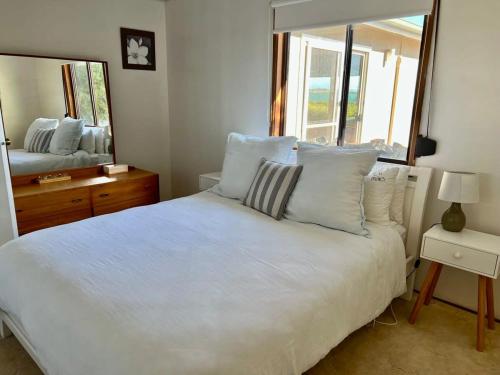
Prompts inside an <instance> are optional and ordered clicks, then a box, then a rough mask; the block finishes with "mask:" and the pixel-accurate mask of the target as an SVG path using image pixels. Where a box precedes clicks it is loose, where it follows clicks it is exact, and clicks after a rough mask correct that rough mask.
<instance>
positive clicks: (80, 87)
mask: <svg viewBox="0 0 500 375" xmlns="http://www.w3.org/2000/svg"><path fill="white" fill-rule="evenodd" d="M73 69H74V80H75V82H74V85H75V100H76V105H77V108H78V111H77V112H78V117H79V118H81V119H83V120H85V122H86V123H87V124H94V123H95V122H94V115H93V113H92V101H91V99H90V88H89V78H88V73H87V63H85V62H77V63H75V64H73Z"/></svg>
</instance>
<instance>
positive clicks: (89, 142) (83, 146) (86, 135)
mask: <svg viewBox="0 0 500 375" xmlns="http://www.w3.org/2000/svg"><path fill="white" fill-rule="evenodd" d="M78 149H79V150H83V151H87V152H88V153H89V154H95V135H94V132H93V131H92V129H91V128H88V127H85V128H84V129H83V134H82V139H81V140H80V146H79V147H78Z"/></svg>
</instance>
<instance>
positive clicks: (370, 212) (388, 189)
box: [363, 167, 399, 225]
mask: <svg viewBox="0 0 500 375" xmlns="http://www.w3.org/2000/svg"><path fill="white" fill-rule="evenodd" d="M398 172H399V169H398V168H385V169H377V168H375V167H374V168H373V169H372V171H371V172H370V174H369V175H368V176H366V177H365V192H364V199H363V207H364V209H365V217H366V220H368V221H371V222H373V223H377V224H383V225H389V224H391V217H390V213H389V209H390V206H391V203H392V198H393V196H394V187H395V184H396V176H397V174H398Z"/></svg>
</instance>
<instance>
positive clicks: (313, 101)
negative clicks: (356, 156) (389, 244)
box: [275, 16, 426, 162]
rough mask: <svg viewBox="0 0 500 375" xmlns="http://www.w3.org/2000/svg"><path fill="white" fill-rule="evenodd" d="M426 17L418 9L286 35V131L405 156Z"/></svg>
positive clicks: (400, 159)
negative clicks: (396, 16)
mask: <svg viewBox="0 0 500 375" xmlns="http://www.w3.org/2000/svg"><path fill="white" fill-rule="evenodd" d="M425 24H426V17H425V16H417V17H408V18H399V19H391V20H384V21H377V22H368V23H361V24H355V25H348V26H342V27H339V26H336V27H330V28H322V29H314V30H305V31H301V32H293V33H291V34H283V35H287V36H288V38H289V40H288V43H286V45H287V46H288V49H287V51H284V52H283V53H287V58H286V59H283V60H284V61H286V62H287V69H285V70H284V71H286V79H285V80H284V81H285V82H286V85H285V86H284V87H285V90H283V91H284V92H282V93H281V95H282V96H283V97H284V98H285V100H284V102H285V104H286V112H285V113H286V115H285V116H283V120H282V121H283V125H282V128H283V131H282V132H281V133H282V134H286V135H295V136H296V137H297V138H299V139H300V140H303V141H307V142H314V143H320V144H325V145H330V144H333V145H337V144H338V145H346V144H370V145H371V146H373V147H375V148H377V149H379V150H381V151H382V154H381V157H382V158H384V159H391V160H394V161H397V162H407V161H408V157H409V151H408V150H409V147H410V143H411V142H410V138H411V137H412V124H413V119H414V106H415V99H416V95H415V93H416V88H417V82H418V78H419V72H420V59H421V55H422V49H421V44H422V39H423V35H424V28H425ZM275 78H276V77H275Z"/></svg>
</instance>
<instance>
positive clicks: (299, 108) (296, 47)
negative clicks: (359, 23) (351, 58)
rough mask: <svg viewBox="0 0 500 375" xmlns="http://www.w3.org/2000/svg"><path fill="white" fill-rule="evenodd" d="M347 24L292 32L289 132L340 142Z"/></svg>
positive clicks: (318, 140)
mask: <svg viewBox="0 0 500 375" xmlns="http://www.w3.org/2000/svg"><path fill="white" fill-rule="evenodd" d="M345 35H346V27H345V26H342V27H330V28H325V29H318V30H307V31H305V32H297V33H293V34H292V35H291V36H290V49H289V60H288V61H289V67H288V86H287V88H288V90H287V113H286V124H285V133H286V134H287V135H294V136H296V137H297V138H299V139H300V140H303V141H308V142H315V143H322V144H336V143H337V136H338V130H339V127H338V126H339V118H340V117H339V116H340V100H341V93H342V75H343V61H344V53H345Z"/></svg>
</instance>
